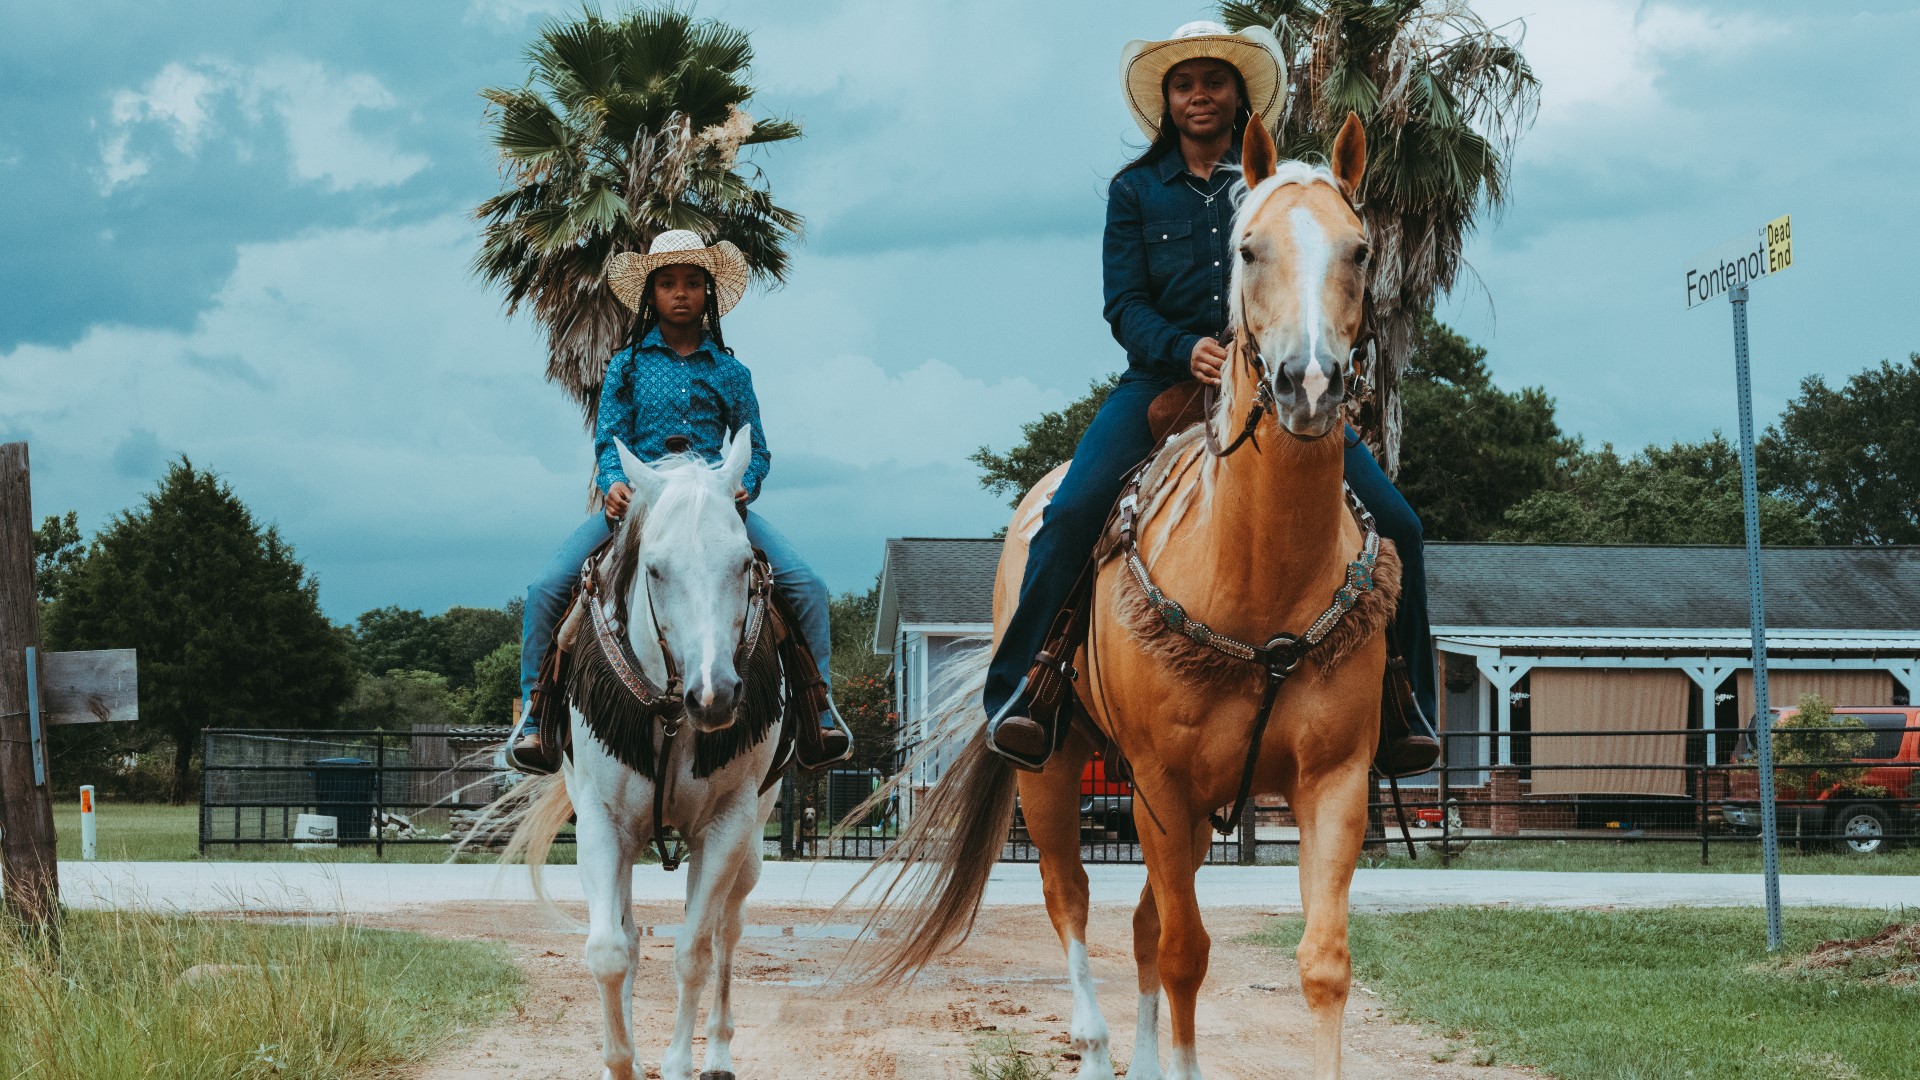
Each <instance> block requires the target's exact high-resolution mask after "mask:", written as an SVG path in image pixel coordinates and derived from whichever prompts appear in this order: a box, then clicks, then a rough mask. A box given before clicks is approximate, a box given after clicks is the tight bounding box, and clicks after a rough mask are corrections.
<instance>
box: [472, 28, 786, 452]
mask: <svg viewBox="0 0 1920 1080" xmlns="http://www.w3.org/2000/svg"><path fill="white" fill-rule="evenodd" d="M752 60H753V47H752V45H751V44H750V43H749V41H748V39H747V34H746V32H745V31H742V30H739V29H736V28H734V27H731V26H728V25H726V24H725V23H721V22H717V21H714V20H711V19H702V20H697V21H696V20H695V19H693V18H692V16H690V15H688V14H687V13H685V12H683V11H679V10H675V9H673V8H644V9H640V10H637V11H633V12H631V13H628V14H625V15H621V16H619V17H617V18H608V17H605V16H602V15H600V14H598V13H596V12H593V11H591V10H589V11H584V12H583V13H582V14H581V15H580V16H579V17H578V18H575V19H572V20H571V21H565V22H553V23H549V24H547V25H546V26H544V27H542V28H541V30H540V36H539V37H538V38H537V39H536V40H535V41H534V43H533V44H532V45H531V46H530V47H529V48H528V50H527V61H528V64H529V67H530V72H529V75H528V80H527V83H526V85H524V86H520V87H513V88H502V87H494V88H491V89H488V90H485V91H482V96H483V97H485V98H486V99H487V103H488V106H487V116H488V120H489V122H490V123H491V124H492V127H493V133H492V137H493V142H494V145H496V146H498V147H499V148H500V171H501V177H502V180H503V190H502V191H501V192H500V194H498V195H495V196H493V197H492V198H490V199H488V200H486V201H485V202H483V203H481V204H480V205H479V207H477V208H476V209H475V211H474V216H475V217H476V218H478V219H479V220H480V221H482V222H483V223H484V228H483V231H482V239H481V246H480V252H479V254H478V255H476V256H475V258H474V264H473V265H474V272H475V273H476V274H478V275H479V276H480V278H481V279H483V280H484V281H486V282H488V283H489V284H493V285H498V286H499V287H500V288H501V289H502V290H503V291H504V292H505V294H506V306H507V312H508V314H512V313H514V312H515V311H517V310H518V309H519V308H520V306H521V305H522V304H526V305H529V306H530V307H531V308H532V311H533V315H534V317H535V318H536V319H537V320H538V321H539V322H540V324H541V325H542V326H543V327H544V328H545V330H546V332H547V378H548V379H549V380H551V381H553V382H556V383H559V384H560V386H561V387H562V388H564V389H565V390H566V391H567V393H568V394H569V395H570V396H571V397H572V398H573V399H574V400H575V401H577V402H578V403H579V405H580V408H581V410H582V411H583V412H584V413H585V414H586V422H587V426H588V427H589V428H591V427H592V426H593V422H594V418H595V415H596V413H597V412H598V411H599V396H600V382H601V380H602V378H604V376H605V374H606V365H607V360H608V358H609V357H610V356H611V355H612V354H613V352H614V351H615V350H616V349H617V348H619V345H620V342H621V341H622V339H624V337H625V336H626V333H627V331H628V328H629V327H630V326H631V324H632V318H633V316H632V313H631V312H629V311H627V309H626V308H624V307H622V306H621V304H620V302H619V300H618V299H616V298H615V297H614V295H613V293H612V290H610V289H608V288H607V287H606V278H605V268H606V264H607V260H608V259H609V258H611V257H612V256H613V255H615V254H617V253H619V252H622V251H645V250H646V249H647V247H648V245H649V244H651V243H652V242H653V238H654V237H655V236H656V235H658V234H659V233H661V232H664V231H665V230H667V229H692V230H694V231H695V232H698V233H700V234H702V235H703V236H705V237H706V238H707V239H708V240H709V241H712V240H721V239H725V240H731V241H733V242H734V243H735V244H737V245H739V247H740V250H741V251H742V252H744V253H745V255H746V257H747V263H748V265H749V266H750V267H751V268H752V270H753V273H754V277H755V278H756V279H757V280H761V281H771V282H777V281H780V280H782V279H783V277H784V275H785V273H786V269H787V247H788V244H789V243H791V242H792V241H793V240H794V238H795V237H796V236H797V235H798V234H799V230H800V217H799V215H798V214H795V213H794V212H792V211H791V210H787V209H785V208H784V207H781V206H778V205H776V204H775V203H774V201H773V196H772V195H771V194H770V193H769V192H768V190H767V187H766V184H765V183H764V179H763V177H762V176H761V175H760V173H759V170H758V169H757V168H754V167H753V166H751V165H748V164H744V163H742V162H740V161H739V160H738V158H739V151H740V147H742V146H750V145H755V144H759V143H772V142H782V141H784V140H787V139H792V138H796V137H798V136H799V134H800V127H799V125H798V124H795V123H793V122H792V121H788V120H777V119H762V120H754V119H752V118H751V117H749V116H748V114H747V112H746V108H745V106H746V103H747V102H748V100H749V99H750V98H752V96H753V87H752V84H751V83H750V82H749V81H748V77H749V71H748V66H749V64H750V63H751V62H752Z"/></svg>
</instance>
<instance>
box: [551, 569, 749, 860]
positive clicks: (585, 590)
mask: <svg viewBox="0 0 1920 1080" xmlns="http://www.w3.org/2000/svg"><path fill="white" fill-rule="evenodd" d="M636 576H637V577H639V578H640V581H641V584H640V589H641V590H642V591H644V592H645V593H646V597H647V617H648V619H650V620H651V621H652V623H653V636H654V641H655V642H656V643H657V644H658V645H659V647H660V659H661V661H662V662H663V663H664V664H665V665H666V669H667V683H666V685H665V686H661V685H659V684H658V683H656V682H654V681H653V680H652V679H651V678H649V677H648V675H647V672H646V668H645V667H644V665H642V664H641V663H640V660H639V658H638V657H637V656H635V655H634V653H633V647H632V645H631V644H630V643H629V642H628V640H627V638H626V636H625V635H624V634H622V633H621V632H620V631H619V630H618V629H617V627H616V626H615V624H614V621H613V620H612V619H611V618H609V617H608V616H607V612H606V606H605V605H604V604H603V603H601V595H600V594H601V582H600V561H599V560H594V559H590V560H588V561H587V563H586V564H585V565H584V566H582V567H581V569H580V592H581V594H582V596H581V599H582V602H584V603H585V604H586V606H587V612H588V618H589V624H588V625H589V627H590V628H591V630H592V633H593V639H594V645H595V647H596V648H598V649H599V650H600V653H601V655H602V656H603V657H604V658H605V660H606V662H607V667H608V668H609V669H610V670H611V671H612V672H613V674H614V676H615V677H616V678H617V679H618V680H619V681H620V683H621V685H622V686H624V687H625V688H626V690H627V693H629V694H631V695H633V698H634V700H635V701H636V702H637V703H638V704H639V707H640V710H641V712H642V713H643V714H644V715H646V716H649V717H651V718H652V719H653V720H654V721H656V722H658V724H659V725H660V737H661V743H660V750H659V752H658V753H656V754H654V755H653V769H652V770H651V775H650V776H648V780H649V781H651V782H652V785H653V838H652V843H653V846H654V850H655V851H656V852H657V853H658V854H659V856H660V866H661V869H663V870H669V871H671V870H675V869H677V868H678V867H679V865H680V860H681V859H682V858H684V857H685V855H686V843H685V841H684V839H683V838H682V837H681V836H680V835H679V831H678V830H677V829H675V828H674V827H673V826H671V825H667V824H664V821H665V819H666V806H667V788H668V787H669V786H671V784H672V782H673V770H672V767H671V766H672V758H673V743H674V739H675V737H677V736H678V735H679V734H680V731H681V728H682V727H683V726H684V724H685V721H686V716H687V710H686V689H685V686H684V684H683V682H682V680H681V677H680V667H679V665H678V664H675V663H674V661H673V651H672V650H671V649H669V648H668V647H667V636H666V631H665V630H663V629H661V625H660V615H659V612H658V611H656V610H655V609H654V606H653V590H652V589H651V588H650V587H648V586H647V585H646V584H645V581H646V578H645V575H636ZM772 593H773V574H772V571H771V569H770V568H769V567H768V565H767V563H766V562H765V560H764V559H763V558H761V557H760V556H759V553H758V552H756V553H755V558H754V560H753V566H752V569H751V571H750V572H749V580H748V598H747V620H746V625H745V627H744V628H743V631H742V633H741V636H740V641H739V643H738V644H737V645H736V647H735V666H736V667H739V666H741V654H743V653H750V652H751V651H752V649H753V648H754V647H755V646H756V645H757V644H758V642H759V639H760V635H761V634H763V633H765V631H766V620H767V617H768V616H767V607H768V604H769V602H770V600H771V598H772ZM775 756H776V766H777V764H778V761H777V759H778V755H777V754H776V755H775ZM762 791H763V792H764V791H765V784H764V783H763V784H762ZM668 841H672V843H673V847H672V848H669V847H668V846H667V844H668Z"/></svg>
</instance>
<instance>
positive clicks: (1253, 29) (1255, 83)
mask: <svg viewBox="0 0 1920 1080" xmlns="http://www.w3.org/2000/svg"><path fill="white" fill-rule="evenodd" d="M1200 59H1209V60H1219V61H1222V62H1224V63H1228V64H1231V65H1233V67H1234V70H1236V71H1238V72H1239V73H1240V79H1241V81H1242V82H1245V83H1246V84H1247V104H1248V105H1249V106H1251V107H1252V109H1253V111H1254V113H1255V114H1257V115H1258V116H1259V117H1260V122H1261V123H1263V124H1265V125H1267V130H1268V131H1270V132H1271V131H1278V130H1279V128H1280V121H1281V120H1282V119H1283V118H1284V116H1285V114H1286V108H1287V62H1286V61H1285V60H1284V59H1282V58H1281V55H1280V42H1279V40H1278V39H1276V38H1275V37H1274V36H1273V31H1271V30H1268V29H1267V28H1266V27H1264V26H1249V27H1247V28H1246V29H1244V30H1241V31H1240V32H1238V33H1228V32H1227V28H1226V27H1225V26H1222V25H1221V24H1219V23H1217V22H1212V21H1210V20H1206V19H1201V20H1198V21H1196V22H1190V23H1187V24H1186V25H1185V26H1182V27H1181V28H1180V29H1178V30H1175V31H1174V32H1173V36H1172V37H1170V38H1168V39H1167V40H1165V41H1129V42H1127V46H1126V48H1124V49H1122V50H1120V89H1121V92H1122V93H1124V94H1125V95H1126V98H1127V108H1128V109H1129V110H1130V111H1132V113H1133V122H1134V123H1136V124H1139V125H1140V130H1141V131H1144V132H1146V135H1147V138H1149V139H1158V138H1159V137H1160V121H1161V120H1162V119H1164V118H1165V117H1166V115H1167V99H1166V93H1165V90H1164V89H1163V87H1164V85H1165V83H1166V79H1167V72H1169V71H1172V70H1173V68H1174V65H1176V64H1181V63H1184V62H1186V61H1188V60H1200Z"/></svg>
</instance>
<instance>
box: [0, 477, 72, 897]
mask: <svg viewBox="0 0 1920 1080" xmlns="http://www.w3.org/2000/svg"><path fill="white" fill-rule="evenodd" d="M37 605H38V601H37V599H36V597H35V596H34V589H33V503H32V485H31V483H30V481H29V479H28V474H27V444H26V443H23V442H16V443H7V444H5V445H0V829H4V830H5V831H4V832H3V833H0V873H3V874H4V875H5V877H6V889H5V894H4V895H5V905H4V906H5V909H6V911H7V913H8V914H10V915H12V916H13V917H15V918H18V919H19V920H20V921H21V922H23V923H25V924H26V925H28V926H30V927H36V928H43V929H47V930H51V929H52V926H53V917H54V914H55V911H56V909H57V907H58V904H59V902H60V881H59V874H58V868H57V864H56V862H55V856H54V846H53V803H52V800H51V799H50V798H49V797H48V790H49V787H50V785H40V784H36V783H34V776H33V745H32V740H31V734H30V730H29V721H28V716H27V650H28V649H29V648H32V649H34V650H35V651H38V649H39V646H40V612H39V608H38V606H37Z"/></svg>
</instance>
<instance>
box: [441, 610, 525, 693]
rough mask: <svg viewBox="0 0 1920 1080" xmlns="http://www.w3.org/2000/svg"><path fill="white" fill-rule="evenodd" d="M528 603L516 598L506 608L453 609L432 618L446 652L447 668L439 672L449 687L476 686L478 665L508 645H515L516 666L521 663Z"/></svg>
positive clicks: (459, 688)
mask: <svg viewBox="0 0 1920 1080" xmlns="http://www.w3.org/2000/svg"><path fill="white" fill-rule="evenodd" d="M525 603H526V601H524V600H520V599H517V598H516V599H514V600H512V601H510V602H509V603H508V604H507V606H506V607H504V608H477V607H452V608H448V609H447V610H445V611H443V612H441V613H440V614H438V615H435V616H434V617H433V622H434V625H435V628H436V629H437V630H438V631H439V634H440V640H441V648H442V650H443V651H444V656H443V659H442V664H443V665H444V666H443V667H442V668H440V669H439V670H440V671H441V673H442V674H444V675H445V676H446V677H447V685H449V686H451V687H453V688H454V689H455V690H465V689H467V688H469V687H471V686H473V685H474V681H475V678H476V675H477V672H478V669H477V668H476V666H475V665H477V664H479V663H480V662H481V661H483V660H485V659H487V658H488V657H489V656H491V655H493V654H494V653H495V652H497V651H498V650H499V649H500V648H501V647H502V646H505V645H506V644H507V643H508V642H512V643H513V652H514V663H516V664H518V663H519V662H520V660H519V656H520V613H521V611H522V609H523V608H524V606H525ZM516 678H518V676H516Z"/></svg>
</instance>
